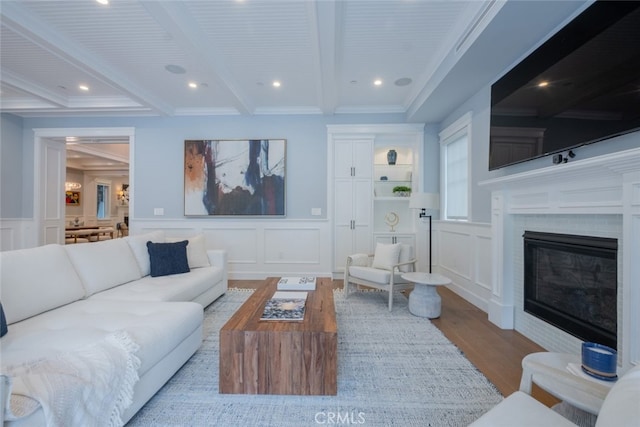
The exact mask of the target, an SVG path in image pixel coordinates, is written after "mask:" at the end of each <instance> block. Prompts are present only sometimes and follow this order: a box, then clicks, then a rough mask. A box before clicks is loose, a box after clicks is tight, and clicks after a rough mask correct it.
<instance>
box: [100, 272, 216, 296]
mask: <svg viewBox="0 0 640 427" xmlns="http://www.w3.org/2000/svg"><path fill="white" fill-rule="evenodd" d="M224 274H225V271H224V270H223V269H222V268H220V267H205V268H196V269H193V270H191V272H189V273H183V274H174V275H171V276H162V277H151V276H146V277H143V278H142V279H140V280H136V281H135V282H131V283H127V284H126V285H123V286H118V287H117V288H113V289H109V290H107V291H104V292H100V293H99V294H95V295H93V296H91V298H90V299H91V300H122V301H193V300H194V299H196V298H197V297H198V296H199V295H202V294H203V293H205V292H207V291H208V290H210V289H211V288H212V286H213V285H214V284H215V283H218V282H220V281H222V280H223V278H224Z"/></svg>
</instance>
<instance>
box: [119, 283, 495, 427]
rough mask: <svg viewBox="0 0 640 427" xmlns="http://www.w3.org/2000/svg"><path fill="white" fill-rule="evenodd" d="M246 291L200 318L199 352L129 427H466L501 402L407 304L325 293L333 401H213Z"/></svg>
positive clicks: (381, 296) (400, 299) (232, 293)
mask: <svg viewBox="0 0 640 427" xmlns="http://www.w3.org/2000/svg"><path fill="white" fill-rule="evenodd" d="M249 294H250V291H247V290H229V291H228V292H227V293H226V294H225V295H224V296H223V297H221V298H220V299H218V300H217V301H216V302H214V303H213V304H212V305H210V306H209V307H208V308H207V309H206V311H205V323H204V342H203V344H202V347H201V348H200V349H199V350H198V351H197V352H196V354H194V355H193V357H192V358H191V359H190V360H189V361H188V362H187V363H186V364H185V365H184V366H183V367H182V369H181V370H180V371H178V372H177V373H176V374H175V376H174V377H173V378H172V379H171V380H170V381H169V382H168V383H167V384H166V385H165V386H164V387H163V388H162V389H161V390H160V391H159V392H158V393H157V394H156V395H155V396H154V397H153V398H152V399H151V400H150V401H149V402H148V403H147V404H146V405H145V406H144V407H143V408H142V409H141V410H140V411H139V412H138V414H137V415H136V416H135V417H134V418H133V419H132V420H131V421H130V423H129V424H128V425H130V426H150V425H153V426H160V425H165V426H187V425H189V426H223V427H231V426H278V427H280V426H295V427H299V426H317V425H324V424H341V425H354V424H355V425H363V426H392V425H401V426H420V427H425V426H456V427H457V426H466V425H468V424H469V423H471V422H472V421H474V420H475V419H477V418H478V417H479V416H480V415H482V414H483V413H484V412H486V411H487V410H489V409H490V408H492V407H493V406H495V405H496V404H497V403H499V402H500V401H501V400H502V396H501V394H500V393H499V392H498V390H497V389H496V388H495V386H494V385H493V384H491V383H490V382H489V380H487V378H486V377H485V376H484V375H483V374H482V373H481V372H480V371H478V370H477V369H476V368H475V367H474V366H473V365H472V364H471V362H469V361H468V360H467V359H466V358H465V357H464V355H463V354H462V353H461V352H460V350H459V349H458V348H457V347H456V346H455V345H454V344H452V343H451V342H450V341H449V340H447V338H445V337H444V335H442V333H441V332H440V331H439V330H438V329H437V328H436V327H435V326H433V325H432V324H431V322H430V321H429V320H428V319H425V318H420V317H416V316H413V315H411V314H410V313H409V312H408V308H407V305H408V304H407V300H406V298H405V297H404V296H402V295H400V294H398V295H396V296H395V300H394V303H393V311H392V312H391V313H390V312H389V311H388V310H387V299H388V294H386V293H384V292H357V293H353V294H351V295H350V296H349V298H348V299H345V298H344V293H343V292H342V291H335V292H334V297H335V304H336V315H337V322H338V395H337V396H266V395H229V394H219V393H218V343H219V341H218V340H219V331H220V328H221V327H222V325H224V323H225V322H226V321H227V319H229V318H230V317H231V315H232V314H233V313H234V312H235V310H236V309H237V308H238V307H239V306H240V305H241V304H242V302H244V301H245V300H246V298H247V297H248V296H249Z"/></svg>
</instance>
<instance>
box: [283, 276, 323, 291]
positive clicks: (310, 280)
mask: <svg viewBox="0 0 640 427" xmlns="http://www.w3.org/2000/svg"><path fill="white" fill-rule="evenodd" d="M278 290H279V291H315V290H316V278H315V277H311V276H309V277H282V278H281V279H280V281H278Z"/></svg>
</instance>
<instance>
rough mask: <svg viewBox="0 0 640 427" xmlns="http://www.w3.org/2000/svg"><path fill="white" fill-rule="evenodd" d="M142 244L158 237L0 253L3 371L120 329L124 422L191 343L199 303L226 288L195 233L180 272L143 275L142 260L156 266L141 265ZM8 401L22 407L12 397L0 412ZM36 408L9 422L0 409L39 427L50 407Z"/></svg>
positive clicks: (217, 255) (219, 261)
mask: <svg viewBox="0 0 640 427" xmlns="http://www.w3.org/2000/svg"><path fill="white" fill-rule="evenodd" d="M148 241H151V242H164V241H165V237H164V234H163V232H153V233H147V234H145V235H137V236H129V237H126V238H122V239H113V240H107V241H102V242H95V243H84V244H76V245H69V246H61V245H47V246H41V247H36V248H31V249H24V250H16V251H7V252H2V253H0V269H1V272H0V274H1V275H0V279H1V280H0V301H1V303H2V306H3V309H4V312H5V315H6V321H7V324H8V332H7V333H6V335H4V336H3V337H2V338H1V339H0V356H1V363H2V373H7V372H14V373H15V372H16V371H15V369H14V368H15V367H16V366H20V365H23V364H25V363H26V362H29V363H30V362H32V361H34V360H46V359H47V358H52V357H54V356H57V357H60V356H61V355H62V356H64V355H65V354H69V355H70V354H74V352H78V353H80V351H79V349H86V348H94V347H92V346H96V345H98V344H101V343H103V342H104V341H105V340H107V337H110V336H112V335H113V334H114V333H115V334H117V333H122V332H123V331H124V333H126V335H127V337H129V338H130V339H131V341H133V343H135V346H137V347H138V349H137V351H136V352H135V354H134V355H135V358H137V360H136V361H139V366H138V365H137V364H135V368H137V369H135V370H136V371H137V377H139V380H137V381H136V382H135V385H134V387H133V390H132V396H130V398H128V399H125V400H129V401H130V402H131V403H130V404H128V403H129V402H126V404H125V405H124V406H125V407H124V408H123V409H122V408H121V409H120V410H119V411H118V413H117V414H116V415H117V416H118V417H119V421H120V422H121V423H126V422H127V421H128V420H129V419H131V417H132V416H133V415H134V414H135V413H136V412H137V411H138V410H139V409H140V408H141V407H142V406H143V405H144V404H145V403H146V402H147V401H148V400H149V399H150V398H151V397H152V396H153V395H154V394H155V393H156V392H157V391H158V390H159V389H160V387H162V385H163V384H164V383H165V382H166V381H167V380H168V379H169V378H171V376H172V375H173V374H174V373H175V372H176V371H177V370H178V369H179V368H180V367H181V366H182V365H183V364H184V363H185V362H186V361H187V360H188V359H189V358H190V357H191V356H192V355H193V353H195V351H196V350H197V349H198V348H199V347H200V344H201V342H202V320H203V307H206V306H207V305H209V304H210V303H211V302H213V301H214V300H215V299H216V298H218V297H219V296H221V295H222V294H224V293H225V292H226V290H227V268H226V253H225V251H222V250H206V249H205V247H204V237H203V236H196V237H194V238H192V239H189V245H187V256H188V264H189V270H190V271H189V272H186V273H181V274H172V275H166V276H160V277H151V276H150V275H149V273H150V268H151V263H152V262H156V263H159V262H160V261H158V260H157V259H150V257H149V252H148V250H147V247H146V243H147V242H148ZM164 246H167V245H164ZM70 359H71V358H70ZM90 368H91V367H90ZM12 369H13V370H12ZM16 378H17V379H16ZM3 379H4V380H5V381H6V380H7V379H8V380H9V381H12V382H13V386H14V391H15V388H16V386H17V385H20V384H22V382H21V380H20V378H19V377H17V376H15V375H14V376H13V377H11V376H7V377H5V378H3ZM18 388H19V387H18ZM3 391H4V392H6V388H5V389H4V390H3ZM16 394H17V393H16ZM0 397H1V396H0ZM10 397H12V398H13V399H14V406H16V405H15V401H16V398H17V399H18V400H17V401H18V402H20V403H21V404H22V405H23V407H27V408H28V407H29V405H24V403H25V401H24V399H23V400H20V398H19V396H16V395H14V396H9V397H7V399H5V400H4V401H3V407H4V406H5V405H4V404H7V403H10V402H11V400H10ZM33 402H34V401H33V400H31V401H30V403H31V404H32V405H31V406H34V405H33ZM35 406H36V407H35V408H32V409H35V410H34V411H33V412H31V413H30V414H26V416H24V417H20V418H19V419H17V420H4V415H5V411H2V416H3V421H4V422H5V425H20V426H22V425H39V426H42V425H45V424H46V423H45V416H46V414H47V413H49V414H50V413H51V411H45V410H44V409H43V408H42V406H38V405H35ZM14 415H15V414H14ZM23 415H24V414H23ZM109 416H113V414H110V415H109Z"/></svg>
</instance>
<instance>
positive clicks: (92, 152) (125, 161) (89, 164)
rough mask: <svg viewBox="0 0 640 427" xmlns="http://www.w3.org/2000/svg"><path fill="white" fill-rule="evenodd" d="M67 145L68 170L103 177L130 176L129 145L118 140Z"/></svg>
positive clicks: (101, 140)
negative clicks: (93, 173)
mask: <svg viewBox="0 0 640 427" xmlns="http://www.w3.org/2000/svg"><path fill="white" fill-rule="evenodd" d="M82 141H83V142H81V143H67V144H66V147H67V168H68V169H77V170H79V171H83V172H100V173H101V174H102V175H110V176H128V175H129V143H128V140H127V141H126V142H124V141H123V140H121V139H117V138H109V139H106V138H103V139H96V138H90V139H83V140H82Z"/></svg>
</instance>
